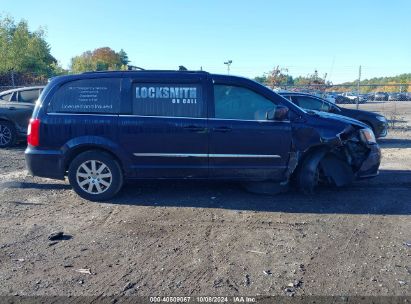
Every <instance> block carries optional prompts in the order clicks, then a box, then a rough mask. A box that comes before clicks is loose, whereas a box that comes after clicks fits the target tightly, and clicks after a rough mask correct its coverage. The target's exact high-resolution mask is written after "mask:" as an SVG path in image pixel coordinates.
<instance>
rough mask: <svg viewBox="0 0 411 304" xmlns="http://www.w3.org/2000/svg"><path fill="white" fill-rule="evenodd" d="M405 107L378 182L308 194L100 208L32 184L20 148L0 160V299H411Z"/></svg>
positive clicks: (223, 187) (128, 201) (134, 187)
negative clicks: (55, 236) (55, 237)
mask: <svg viewBox="0 0 411 304" xmlns="http://www.w3.org/2000/svg"><path fill="white" fill-rule="evenodd" d="M372 106H374V108H372ZM384 106H385V108H384V109H383V110H386V111H388V112H387V113H389V111H391V110H390V108H389V107H390V105H389V104H385V105H384ZM364 107H365V106H364V105H361V108H364ZM366 107H367V108H371V109H376V108H375V107H378V109H377V110H379V109H380V108H381V107H382V106H381V105H380V104H377V103H376V104H374V105H366ZM404 107H405V108H404V109H402V110H401V111H398V113H401V115H397V116H396V117H395V118H396V119H397V120H398V122H396V125H394V126H393V127H394V129H393V130H391V131H390V133H389V136H388V137H387V138H385V139H382V140H380V145H381V147H382V153H383V160H382V165H381V171H380V175H379V176H378V177H376V178H374V179H370V180H365V181H360V182H356V183H355V184H353V185H351V186H347V187H344V188H339V189H337V188H324V189H320V190H319V191H318V193H317V194H316V195H313V196H304V195H302V194H300V193H298V192H296V191H290V192H288V193H284V194H280V195H276V196H265V195H257V194H252V193H248V192H246V191H245V190H244V189H243V188H242V187H241V186H240V185H238V184H232V183H204V182H184V181H183V182H156V183H148V182H145V183H137V184H129V185H126V186H125V188H124V189H123V191H122V192H121V194H120V196H119V197H117V198H116V199H114V200H112V201H110V202H105V203H93V202H88V201H84V200H82V199H81V198H79V197H78V196H77V195H76V194H75V193H74V192H73V191H72V190H71V188H70V186H69V185H68V183H67V182H60V181H53V180H47V179H41V178H33V177H30V176H28V175H27V172H26V171H25V169H24V168H25V164H24V154H23V152H24V148H25V147H24V146H23V145H20V146H18V147H15V148H12V149H7V150H0V295H64V296H69V295H73V296H74V295H95V296H96V295H118V296H121V295H146V296H159V295H166V296H172V295H174V296H175V295H209V296H210V295H224V296H229V295H254V296H256V295H285V294H287V295H291V294H294V295H295V296H299V295H349V296H354V295H361V296H364V295H374V296H376V295H377V296H378V295H402V296H411V199H410V197H411V130H410V127H409V126H410V124H409V122H410V121H411V102H410V103H408V105H407V106H404ZM387 109H388V110H387ZM56 231H63V232H64V234H65V235H64V236H63V238H62V239H60V240H59V241H50V240H48V236H49V235H50V234H51V233H52V232H56ZM80 269H83V270H82V271H81V270H80ZM79 270H80V272H79ZM88 270H90V273H88Z"/></svg>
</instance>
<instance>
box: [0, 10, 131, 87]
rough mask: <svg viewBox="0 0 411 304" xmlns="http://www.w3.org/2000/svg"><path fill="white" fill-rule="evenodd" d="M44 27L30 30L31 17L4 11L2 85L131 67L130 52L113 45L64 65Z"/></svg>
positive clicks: (0, 27) (0, 23)
mask: <svg viewBox="0 0 411 304" xmlns="http://www.w3.org/2000/svg"><path fill="white" fill-rule="evenodd" d="M45 37H46V32H45V30H44V29H43V28H40V29H38V30H36V31H30V30H29V26H28V23H27V21H25V20H21V21H19V22H16V21H15V20H14V19H13V18H12V17H9V16H5V17H2V16H1V15H0V86H8V85H9V86H14V85H22V84H35V83H39V84H40V83H45V82H47V79H49V78H51V77H54V76H59V75H65V74H70V73H73V74H75V73H82V72H86V71H105V70H127V69H128V64H129V62H130V61H129V59H128V55H127V53H126V52H125V51H124V50H123V49H121V50H120V51H119V52H116V51H114V50H112V49H111V48H109V47H101V48H97V49H95V50H89V51H86V52H83V53H82V54H80V55H78V56H74V57H73V58H72V59H71V64H70V67H69V69H68V70H67V69H64V68H63V67H62V66H61V65H60V64H59V63H58V61H57V59H56V58H54V57H53V55H52V54H51V48H50V45H49V44H48V43H47V41H46V39H45Z"/></svg>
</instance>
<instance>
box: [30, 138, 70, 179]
mask: <svg viewBox="0 0 411 304" xmlns="http://www.w3.org/2000/svg"><path fill="white" fill-rule="evenodd" d="M24 153H25V158H26V167H27V170H28V171H29V173H30V174H31V175H33V176H40V177H47V178H53V179H62V180H63V179H64V171H65V170H64V161H63V159H64V158H63V154H62V152H61V151H55V150H37V149H35V148H33V147H30V146H28V147H27V149H26V151H25V152H24Z"/></svg>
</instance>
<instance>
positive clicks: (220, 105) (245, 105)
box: [214, 85, 276, 120]
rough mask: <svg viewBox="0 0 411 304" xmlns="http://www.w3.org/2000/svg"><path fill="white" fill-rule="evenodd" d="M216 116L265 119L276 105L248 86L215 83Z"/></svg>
mask: <svg viewBox="0 0 411 304" xmlns="http://www.w3.org/2000/svg"><path fill="white" fill-rule="evenodd" d="M214 105H215V117H216V118H222V119H243V120H265V119H266V113H267V112H268V111H270V110H273V109H275V107H276V105H275V104H274V103H273V102H272V101H271V100H268V99H267V98H265V97H264V96H262V95H260V94H257V93H255V92H254V91H251V90H249V89H246V88H242V87H236V86H228V85H215V86H214Z"/></svg>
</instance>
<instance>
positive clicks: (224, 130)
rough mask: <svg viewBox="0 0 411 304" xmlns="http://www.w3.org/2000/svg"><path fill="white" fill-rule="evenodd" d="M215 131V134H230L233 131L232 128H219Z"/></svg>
mask: <svg viewBox="0 0 411 304" xmlns="http://www.w3.org/2000/svg"><path fill="white" fill-rule="evenodd" d="M213 130H214V131H215V132H222V133H226V132H230V131H231V130H232V128H230V127H218V128H214V129H213Z"/></svg>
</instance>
